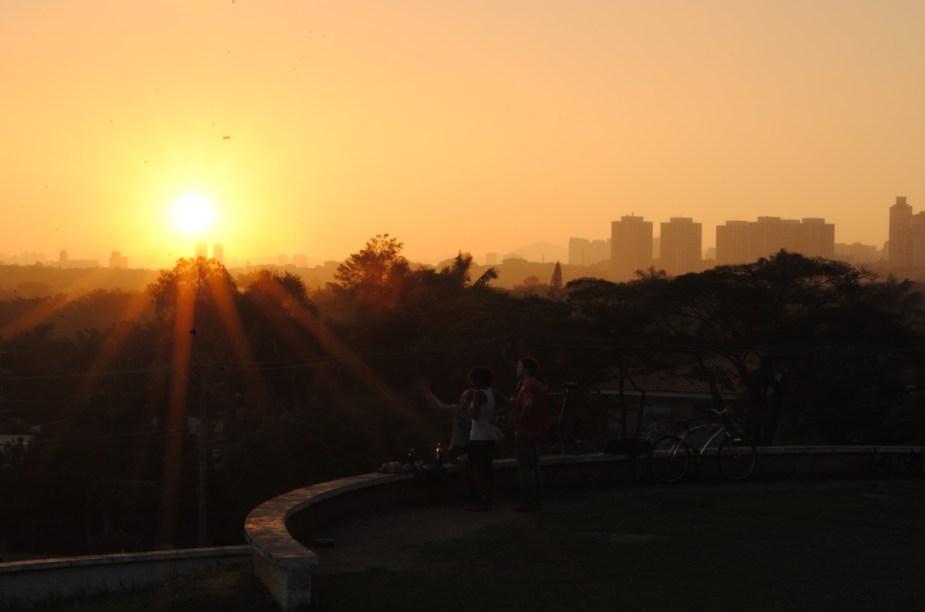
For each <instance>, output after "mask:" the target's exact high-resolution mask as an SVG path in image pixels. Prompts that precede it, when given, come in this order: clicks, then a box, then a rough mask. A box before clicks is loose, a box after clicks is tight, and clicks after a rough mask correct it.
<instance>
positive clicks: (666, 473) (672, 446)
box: [649, 435, 691, 482]
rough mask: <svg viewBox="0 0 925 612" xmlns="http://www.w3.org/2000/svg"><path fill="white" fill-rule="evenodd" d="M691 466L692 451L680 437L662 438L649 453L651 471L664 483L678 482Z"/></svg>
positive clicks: (653, 445)
mask: <svg viewBox="0 0 925 612" xmlns="http://www.w3.org/2000/svg"><path fill="white" fill-rule="evenodd" d="M690 466H691V449H690V447H689V446H688V445H687V442H685V441H684V440H682V439H681V438H679V437H678V436H672V435H668V436H662V437H661V438H659V439H658V440H656V441H655V443H654V444H652V450H651V451H649V471H650V472H652V475H653V476H654V477H655V478H656V479H657V480H661V481H662V482H678V481H679V480H681V479H682V478H684V475H685V474H687V470H688V469H689V468H690Z"/></svg>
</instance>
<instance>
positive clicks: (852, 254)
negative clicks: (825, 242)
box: [835, 242, 883, 264]
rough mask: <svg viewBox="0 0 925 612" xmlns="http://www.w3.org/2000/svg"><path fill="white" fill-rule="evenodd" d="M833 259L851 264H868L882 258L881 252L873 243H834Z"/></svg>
mask: <svg viewBox="0 0 925 612" xmlns="http://www.w3.org/2000/svg"><path fill="white" fill-rule="evenodd" d="M835 259H839V260H841V261H846V262H848V263H851V264H870V263H876V262H878V261H880V260H881V259H883V253H882V252H881V251H880V249H878V248H877V245H875V244H861V243H860V242H854V243H852V244H841V243H836V244H835Z"/></svg>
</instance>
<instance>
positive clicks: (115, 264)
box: [109, 251, 128, 270]
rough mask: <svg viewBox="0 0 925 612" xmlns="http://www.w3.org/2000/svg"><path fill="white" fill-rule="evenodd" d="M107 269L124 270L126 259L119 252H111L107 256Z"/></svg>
mask: <svg viewBox="0 0 925 612" xmlns="http://www.w3.org/2000/svg"><path fill="white" fill-rule="evenodd" d="M109 267H110V268H116V269H119V270H125V269H127V268H128V257H127V256H125V255H123V254H122V252H121V251H113V252H112V253H110V255H109Z"/></svg>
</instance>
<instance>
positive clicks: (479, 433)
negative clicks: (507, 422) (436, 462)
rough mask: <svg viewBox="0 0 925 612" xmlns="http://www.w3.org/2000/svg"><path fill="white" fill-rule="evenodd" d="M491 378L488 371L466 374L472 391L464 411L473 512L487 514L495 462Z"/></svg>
mask: <svg viewBox="0 0 925 612" xmlns="http://www.w3.org/2000/svg"><path fill="white" fill-rule="evenodd" d="M494 379H495V377H494V374H493V373H492V371H491V369H490V368H486V367H482V366H478V367H474V368H472V369H471V370H470V371H469V382H471V383H472V385H473V386H474V387H475V389H473V390H472V392H471V393H469V394H468V401H467V403H466V409H467V411H468V412H469V416H471V417H472V428H471V429H470V430H469V464H470V466H471V468H472V472H471V473H472V479H473V491H474V497H475V500H474V501H475V505H474V506H472V507H471V508H469V509H470V510H474V511H482V512H484V511H486V510H491V503H492V493H493V488H494V478H493V476H492V464H493V462H494V458H495V426H494V424H493V423H492V420H493V419H494V417H495V395H494V391H492V389H491V384H492V383H493V382H494Z"/></svg>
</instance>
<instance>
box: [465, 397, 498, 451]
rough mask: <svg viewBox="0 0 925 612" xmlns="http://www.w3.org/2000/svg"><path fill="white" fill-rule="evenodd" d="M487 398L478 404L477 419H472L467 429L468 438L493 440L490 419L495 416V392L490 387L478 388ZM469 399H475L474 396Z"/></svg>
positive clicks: (493, 428) (492, 428)
mask: <svg viewBox="0 0 925 612" xmlns="http://www.w3.org/2000/svg"><path fill="white" fill-rule="evenodd" d="M479 391H481V392H482V395H484V396H485V397H486V398H487V399H486V400H485V403H484V404H482V405H481V406H479V415H478V418H477V419H472V428H471V429H470V430H469V439H470V440H494V439H495V426H494V425H492V423H491V421H492V419H493V418H494V417H495V394H494V393H493V392H492V390H491V389H479ZM471 401H475V399H474V396H473V399H472V400H471Z"/></svg>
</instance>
